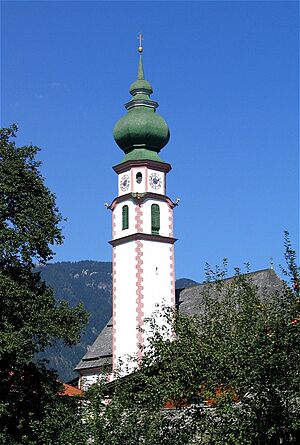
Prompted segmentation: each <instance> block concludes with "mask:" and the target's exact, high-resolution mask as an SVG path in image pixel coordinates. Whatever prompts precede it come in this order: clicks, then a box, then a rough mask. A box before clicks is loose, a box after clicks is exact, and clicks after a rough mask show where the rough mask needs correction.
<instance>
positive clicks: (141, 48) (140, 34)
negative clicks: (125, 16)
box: [138, 32, 144, 54]
mask: <svg viewBox="0 0 300 445" xmlns="http://www.w3.org/2000/svg"><path fill="white" fill-rule="evenodd" d="M138 39H139V42H140V45H139V50H138V51H139V53H140V54H142V52H143V46H142V41H143V40H144V39H143V36H142V33H141V32H140V33H139V35H138Z"/></svg>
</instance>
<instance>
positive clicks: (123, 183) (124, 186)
mask: <svg viewBox="0 0 300 445" xmlns="http://www.w3.org/2000/svg"><path fill="white" fill-rule="evenodd" d="M129 184H130V180H129V176H128V175H123V176H122V177H121V179H120V187H121V190H122V192H126V190H128V189H129Z"/></svg>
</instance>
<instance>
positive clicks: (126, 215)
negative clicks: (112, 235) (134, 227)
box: [122, 205, 129, 230]
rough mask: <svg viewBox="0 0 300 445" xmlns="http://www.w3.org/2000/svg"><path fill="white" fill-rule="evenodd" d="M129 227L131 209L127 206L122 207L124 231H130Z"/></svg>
mask: <svg viewBox="0 0 300 445" xmlns="http://www.w3.org/2000/svg"><path fill="white" fill-rule="evenodd" d="M128 227H129V209H128V206H127V205H125V206H123V207H122V230H125V229H128Z"/></svg>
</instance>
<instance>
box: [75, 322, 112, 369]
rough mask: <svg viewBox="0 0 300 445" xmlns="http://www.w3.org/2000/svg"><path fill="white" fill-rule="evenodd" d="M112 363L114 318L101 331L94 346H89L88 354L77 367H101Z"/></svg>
mask: <svg viewBox="0 0 300 445" xmlns="http://www.w3.org/2000/svg"><path fill="white" fill-rule="evenodd" d="M111 364H112V318H111V319H110V320H109V322H108V323H107V324H106V326H105V327H104V329H103V330H102V331H101V332H100V334H99V335H98V337H97V338H96V340H95V341H94V343H93V344H92V346H90V347H88V350H87V352H86V354H85V355H84V356H83V357H82V359H81V361H80V362H79V363H78V365H77V366H76V368H75V371H79V370H81V369H90V368H99V367H103V366H107V365H108V366H109V365H111Z"/></svg>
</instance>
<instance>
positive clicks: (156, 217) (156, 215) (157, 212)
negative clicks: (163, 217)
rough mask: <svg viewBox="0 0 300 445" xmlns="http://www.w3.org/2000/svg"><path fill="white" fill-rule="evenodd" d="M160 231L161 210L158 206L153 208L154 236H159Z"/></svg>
mask: <svg viewBox="0 0 300 445" xmlns="http://www.w3.org/2000/svg"><path fill="white" fill-rule="evenodd" d="M159 229H160V209H159V205H158V204H152V206H151V232H152V234H153V235H159Z"/></svg>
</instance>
